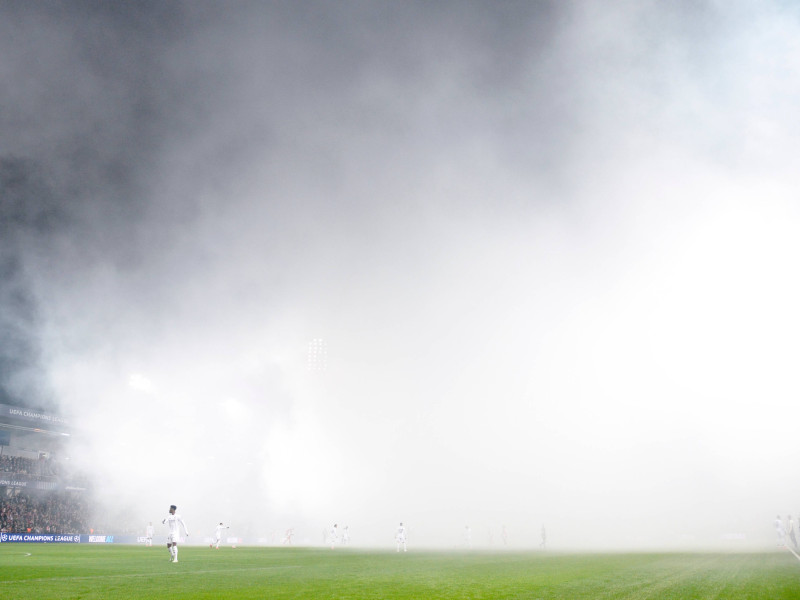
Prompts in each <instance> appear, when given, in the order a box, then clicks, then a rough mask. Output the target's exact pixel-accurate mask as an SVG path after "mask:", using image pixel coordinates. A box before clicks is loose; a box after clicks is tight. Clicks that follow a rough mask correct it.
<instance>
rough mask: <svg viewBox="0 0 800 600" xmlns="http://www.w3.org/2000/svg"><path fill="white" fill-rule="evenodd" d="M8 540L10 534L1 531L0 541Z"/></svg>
mask: <svg viewBox="0 0 800 600" xmlns="http://www.w3.org/2000/svg"><path fill="white" fill-rule="evenodd" d="M7 541H8V534H7V533H0V542H7Z"/></svg>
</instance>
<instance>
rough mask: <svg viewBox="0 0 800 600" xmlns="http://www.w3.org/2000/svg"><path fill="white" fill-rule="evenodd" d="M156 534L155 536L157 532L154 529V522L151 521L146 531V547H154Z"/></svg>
mask: <svg viewBox="0 0 800 600" xmlns="http://www.w3.org/2000/svg"><path fill="white" fill-rule="evenodd" d="M154 534H155V531H154V529H153V522H152V521H150V523H149V524H148V525H147V527H146V528H145V530H144V545H145V546H152V545H153V535H154Z"/></svg>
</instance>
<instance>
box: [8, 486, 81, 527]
mask: <svg viewBox="0 0 800 600" xmlns="http://www.w3.org/2000/svg"><path fill="white" fill-rule="evenodd" d="M87 509H88V507H87V505H86V501H85V499H84V498H83V497H82V496H81V495H80V494H75V493H73V492H53V493H48V494H37V495H29V494H26V493H24V492H22V491H21V490H12V489H8V490H6V493H4V494H2V495H0V531H4V532H8V533H59V534H60V533H84V532H86V531H88V526H87V514H88V512H87Z"/></svg>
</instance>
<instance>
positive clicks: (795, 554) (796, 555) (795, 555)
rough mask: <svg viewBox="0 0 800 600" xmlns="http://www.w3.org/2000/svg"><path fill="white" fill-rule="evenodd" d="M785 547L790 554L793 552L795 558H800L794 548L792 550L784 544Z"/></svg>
mask: <svg viewBox="0 0 800 600" xmlns="http://www.w3.org/2000/svg"><path fill="white" fill-rule="evenodd" d="M786 549H787V550H788V551H789V552H791V553H792V554H794V557H795V558H796V559H797V560H800V554H797V552H795V551H794V550H792V549H791V548H789V546H786Z"/></svg>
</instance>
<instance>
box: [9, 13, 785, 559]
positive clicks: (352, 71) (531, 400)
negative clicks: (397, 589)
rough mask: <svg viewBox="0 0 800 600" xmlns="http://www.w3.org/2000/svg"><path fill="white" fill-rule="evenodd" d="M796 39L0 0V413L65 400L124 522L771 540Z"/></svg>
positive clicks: (778, 498) (467, 16)
mask: <svg viewBox="0 0 800 600" xmlns="http://www.w3.org/2000/svg"><path fill="white" fill-rule="evenodd" d="M798 19H800V13H798V9H797V8H796V7H793V6H791V5H789V4H787V3H783V2H777V1H774V2H760V3H755V2H746V1H737V2H732V3H721V2H705V3H699V4H698V3H685V2H678V3H670V4H669V5H668V6H665V5H663V4H661V3H656V2H644V3H642V2H625V1H620V2H612V3H602V4H601V3H593V2H551V3H548V2H523V3H515V2H508V3H500V4H498V3H489V2H471V3H463V2H457V3H456V2H453V3H450V2H443V3H438V4H436V5H431V4H429V3H422V2H403V3H382V2H377V3H376V2H369V3H364V2H344V3H336V4H331V3H322V2H320V3H316V2H304V3H271V2H270V3H248V2H241V3H235V4H229V3H222V2H205V1H201V2H185V3H181V2H169V3H166V2H164V3H161V2H140V3H135V5H131V6H116V5H102V4H97V3H93V2H72V3H69V4H51V3H23V2H5V3H3V5H2V6H1V7H0V78H1V79H2V81H4V82H6V85H5V86H3V88H2V90H0V107H2V110H0V210H2V212H1V213H0V225H1V226H2V232H1V233H0V260H1V261H2V264H1V266H2V269H3V284H2V292H0V315H1V316H0V325H1V326H2V328H3V338H4V342H3V344H2V350H0V352H1V353H0V368H2V380H0V393H2V398H0V402H18V403H19V402H21V403H30V404H31V405H35V406H41V407H46V408H50V409H52V410H58V411H60V412H63V413H64V414H65V415H68V416H69V418H70V419H71V421H72V422H73V423H75V424H76V426H77V428H78V430H77V431H76V432H75V435H74V439H75V445H76V447H75V448H74V449H73V455H74V456H73V460H76V461H81V462H84V463H88V462H91V463H92V464H93V465H94V467H93V469H94V473H95V479H96V482H95V486H96V489H97V490H98V491H99V493H100V495H101V498H100V500H101V502H102V503H107V504H108V505H110V506H119V505H120V504H124V505H125V506H124V509H125V511H129V514H128V516H129V517H130V518H131V519H133V520H134V521H138V522H141V525H142V527H144V524H146V522H147V521H150V520H152V521H156V520H157V518H158V517H159V515H162V513H165V512H166V508H167V507H168V506H169V505H170V504H172V503H175V504H177V505H178V506H179V509H180V512H181V513H182V514H183V516H184V517H185V518H186V520H187V524H188V525H189V527H190V530H195V531H197V532H198V535H200V534H202V531H203V527H204V526H205V528H206V529H207V530H208V534H209V535H210V533H211V532H212V531H213V526H214V524H216V523H218V522H219V521H220V520H222V521H224V522H225V523H226V524H228V523H231V525H232V526H234V527H235V526H237V525H238V526H240V528H242V529H244V528H248V529H249V530H250V531H253V532H256V531H266V530H269V529H273V528H274V529H278V530H280V531H283V530H284V529H285V528H287V527H290V526H294V527H295V528H297V529H298V532H299V533H298V539H299V537H300V535H301V534H304V535H306V536H307V537H309V539H310V540H311V541H312V542H314V543H316V542H317V541H319V540H318V537H319V532H321V531H322V530H323V529H327V528H328V527H330V525H331V524H332V523H334V522H337V523H340V524H349V525H350V531H351V536H352V538H353V542H354V543H357V544H358V543H361V544H369V545H387V546H391V545H392V544H393V537H392V536H393V532H394V529H395V527H396V526H397V523H398V522H399V521H403V522H405V523H406V524H407V525H408V526H409V543H410V545H411V546H413V545H414V544H415V543H417V544H420V545H431V546H434V545H437V546H445V547H450V546H455V545H458V544H460V543H462V532H463V529H464V526H465V524H469V525H470V526H471V528H472V531H473V540H474V542H475V544H476V545H479V544H486V543H488V540H489V532H490V531H491V532H492V539H493V543H494V544H496V545H499V538H500V530H501V527H502V526H503V525H506V526H507V527H508V530H509V535H510V542H511V543H513V544H514V545H520V546H536V545H538V543H539V530H540V528H541V525H542V523H544V524H545V525H546V526H547V528H548V533H549V535H548V537H549V542H550V543H551V545H552V546H554V547H559V546H560V547H563V548H573V547H578V548H583V547H598V548H618V547H644V546H647V547H651V546H653V547H659V546H664V547H668V546H676V545H692V544H708V543H720V540H721V539H722V538H723V536H725V535H726V534H732V533H735V534H738V533H744V534H746V535H747V539H748V540H749V541H751V542H753V543H756V544H759V543H762V542H763V540H764V539H768V540H769V542H770V543H771V541H772V540H771V539H770V538H769V537H768V536H770V535H771V533H772V532H771V529H770V527H771V521H772V519H773V518H774V516H775V514H776V513H780V514H785V513H786V512H787V511H792V512H793V513H794V514H795V515H797V514H798V513H799V512H800V489H799V488H800V483H794V481H793V478H792V476H791V473H792V472H793V467H794V466H795V464H796V463H797V460H796V458H797V456H796V452H797V451H796V444H795V443H794V431H795V429H796V425H797V424H798V423H800V408H798V406H799V405H798V403H797V401H796V400H797V397H798V392H799V391H800V390H798V383H797V377H796V375H795V372H794V371H795V368H796V365H797V364H798V359H800V350H798V344H797V343H796V340H797V339H798V334H800V316H798V311H797V306H798V305H799V304H800V302H799V301H800V282H798V278H797V275H796V271H797V269H796V264H797V258H798V256H799V255H800V242H799V241H798V237H797V235H796V232H797V230H798V225H799V224H800V211H799V209H798V202H797V192H796V190H797V183H798V181H797V179H798V176H797V172H798V169H797V166H796V164H795V163H796V158H795V157H796V156H798V155H800V152H798V150H800V149H798V148H797V145H798V140H800V135H798V134H799V133H800V132H799V131H798V125H799V123H798V116H797V110H796V106H797V105H798V100H800V89H798V81H800V77H798V75H800V73H798V70H800V63H798V60H797V56H798V55H800V54H798V48H797V44H798V42H797V40H798V39H800V35H799V34H800V23H799V21H798ZM314 340H321V342H314ZM315 343H316V344H319V343H322V344H324V362H322V363H320V362H319V361H317V360H316V359H315V361H310V356H309V352H310V349H311V348H314V347H313V346H311V344H315ZM317 350H318V348H317ZM320 356H322V355H320ZM309 367H312V368H309ZM123 498H124V499H125V502H121V499H123ZM128 503H129V504H130V507H129V506H128ZM109 510H113V509H109Z"/></svg>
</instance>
